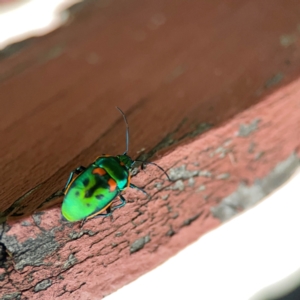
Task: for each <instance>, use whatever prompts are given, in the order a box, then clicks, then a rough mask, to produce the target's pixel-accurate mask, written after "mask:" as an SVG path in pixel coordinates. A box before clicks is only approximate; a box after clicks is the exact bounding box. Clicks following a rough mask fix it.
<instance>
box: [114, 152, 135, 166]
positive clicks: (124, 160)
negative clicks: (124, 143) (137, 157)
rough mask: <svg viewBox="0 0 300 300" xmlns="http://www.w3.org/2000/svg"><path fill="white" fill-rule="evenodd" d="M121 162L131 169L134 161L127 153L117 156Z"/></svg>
mask: <svg viewBox="0 0 300 300" xmlns="http://www.w3.org/2000/svg"><path fill="white" fill-rule="evenodd" d="M117 157H118V159H119V160H120V162H121V163H123V164H124V166H125V167H126V169H127V170H130V169H131V167H132V165H133V163H134V161H133V160H132V159H131V157H130V156H128V155H127V154H120V155H118V156H117Z"/></svg>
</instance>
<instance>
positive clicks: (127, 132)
mask: <svg viewBox="0 0 300 300" xmlns="http://www.w3.org/2000/svg"><path fill="white" fill-rule="evenodd" d="M116 108H117V109H118V111H119V112H120V113H121V114H122V116H123V119H124V122H125V124H126V151H125V152H124V153H123V155H126V154H127V152H128V148H129V125H128V122H127V119H126V116H125V114H124V113H123V112H122V110H121V109H120V108H119V107H118V106H116Z"/></svg>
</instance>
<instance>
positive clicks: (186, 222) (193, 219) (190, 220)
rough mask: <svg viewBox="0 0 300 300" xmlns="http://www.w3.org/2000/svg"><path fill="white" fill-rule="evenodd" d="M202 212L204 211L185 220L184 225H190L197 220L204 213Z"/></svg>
mask: <svg viewBox="0 0 300 300" xmlns="http://www.w3.org/2000/svg"><path fill="white" fill-rule="evenodd" d="M202 213H203V211H202V212H200V213H199V214H196V215H195V216H193V217H191V218H189V219H186V220H184V221H183V224H182V226H188V225H190V224H192V223H193V222H194V221H196V220H197V219H198V218H199V217H200V216H201V215H202Z"/></svg>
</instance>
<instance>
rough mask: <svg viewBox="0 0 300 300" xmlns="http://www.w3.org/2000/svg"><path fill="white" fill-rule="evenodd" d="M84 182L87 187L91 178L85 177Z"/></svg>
mask: <svg viewBox="0 0 300 300" xmlns="http://www.w3.org/2000/svg"><path fill="white" fill-rule="evenodd" d="M82 183H83V185H84V186H85V187H87V186H88V185H89V183H90V180H89V179H88V178H85V179H84V180H83V181H82Z"/></svg>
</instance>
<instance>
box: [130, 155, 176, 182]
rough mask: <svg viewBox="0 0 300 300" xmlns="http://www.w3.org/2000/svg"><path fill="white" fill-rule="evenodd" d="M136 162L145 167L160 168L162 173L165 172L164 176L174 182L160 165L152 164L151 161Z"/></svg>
mask: <svg viewBox="0 0 300 300" xmlns="http://www.w3.org/2000/svg"><path fill="white" fill-rule="evenodd" d="M135 162H141V163H142V166H143V165H153V166H156V167H157V168H159V169H160V170H161V171H163V172H164V174H165V175H166V176H167V177H168V180H169V181H172V180H171V178H170V177H169V175H168V174H167V172H166V171H165V170H164V169H163V168H162V167H161V166H159V165H158V164H156V163H154V162H150V161H143V160H135Z"/></svg>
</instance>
